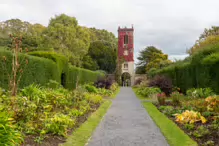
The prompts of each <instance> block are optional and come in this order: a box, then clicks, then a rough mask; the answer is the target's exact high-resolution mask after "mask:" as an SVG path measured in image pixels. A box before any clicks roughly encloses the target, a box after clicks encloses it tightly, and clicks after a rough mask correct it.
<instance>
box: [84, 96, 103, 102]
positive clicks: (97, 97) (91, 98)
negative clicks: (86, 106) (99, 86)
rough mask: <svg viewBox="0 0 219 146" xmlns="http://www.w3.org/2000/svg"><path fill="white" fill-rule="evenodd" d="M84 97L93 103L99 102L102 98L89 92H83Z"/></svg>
mask: <svg viewBox="0 0 219 146" xmlns="http://www.w3.org/2000/svg"><path fill="white" fill-rule="evenodd" d="M85 99H86V100H87V101H88V102H91V103H93V104H100V103H101V102H102V100H103V98H102V96H100V95H98V94H90V93H87V94H85Z"/></svg>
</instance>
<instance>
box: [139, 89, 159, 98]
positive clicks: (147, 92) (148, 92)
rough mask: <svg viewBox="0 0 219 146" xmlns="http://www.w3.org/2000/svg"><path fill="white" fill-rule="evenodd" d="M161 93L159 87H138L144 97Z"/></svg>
mask: <svg viewBox="0 0 219 146" xmlns="http://www.w3.org/2000/svg"><path fill="white" fill-rule="evenodd" d="M157 93H161V90H160V88H157V87H141V88H138V89H137V94H139V95H142V96H144V97H150V96H151V95H154V94H157Z"/></svg>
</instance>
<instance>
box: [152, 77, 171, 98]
mask: <svg viewBox="0 0 219 146" xmlns="http://www.w3.org/2000/svg"><path fill="white" fill-rule="evenodd" d="M149 87H158V88H160V89H161V91H162V92H164V93H165V94H166V96H170V94H171V92H172V87H173V85H172V80H171V79H170V78H168V77H166V76H161V75H158V76H155V77H154V78H153V79H151V80H150V82H149Z"/></svg>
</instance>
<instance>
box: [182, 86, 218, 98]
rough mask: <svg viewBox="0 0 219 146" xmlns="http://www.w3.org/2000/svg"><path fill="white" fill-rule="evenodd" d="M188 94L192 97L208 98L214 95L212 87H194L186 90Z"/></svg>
mask: <svg viewBox="0 0 219 146" xmlns="http://www.w3.org/2000/svg"><path fill="white" fill-rule="evenodd" d="M186 94H187V95H188V96H190V97H192V98H206V97H208V96H212V95H214V92H213V91H212V89H211V88H197V89H195V88H192V89H189V90H187V91H186Z"/></svg>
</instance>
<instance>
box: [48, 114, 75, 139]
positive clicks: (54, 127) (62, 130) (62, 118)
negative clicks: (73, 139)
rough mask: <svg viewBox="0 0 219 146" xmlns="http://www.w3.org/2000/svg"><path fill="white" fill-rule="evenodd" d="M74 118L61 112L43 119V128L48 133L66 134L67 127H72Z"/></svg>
mask: <svg viewBox="0 0 219 146" xmlns="http://www.w3.org/2000/svg"><path fill="white" fill-rule="evenodd" d="M74 125H75V120H74V119H72V118H71V117H69V116H67V115H63V114H61V113H57V114H55V115H54V116H53V117H51V118H48V119H46V120H45V129H46V131H47V132H48V133H52V134H58V135H62V136H67V132H68V131H67V130H68V128H73V126H74Z"/></svg>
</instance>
